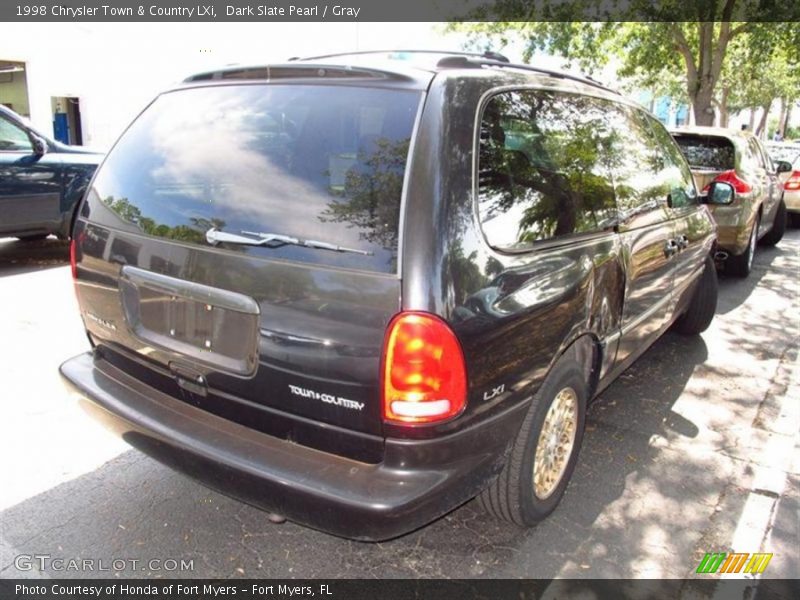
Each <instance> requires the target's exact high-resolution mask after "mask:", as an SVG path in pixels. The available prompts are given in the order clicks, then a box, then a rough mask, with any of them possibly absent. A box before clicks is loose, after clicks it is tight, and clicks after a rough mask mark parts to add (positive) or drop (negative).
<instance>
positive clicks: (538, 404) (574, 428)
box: [478, 352, 587, 527]
mask: <svg viewBox="0 0 800 600" xmlns="http://www.w3.org/2000/svg"><path fill="white" fill-rule="evenodd" d="M573 356H574V354H573V353H572V352H568V353H567V354H565V355H564V356H562V357H561V358H560V359H559V360H558V362H557V363H556V365H555V366H554V367H553V369H552V370H551V371H550V373H549V374H548V375H547V377H546V378H545V381H544V383H543V384H542V386H541V388H540V389H539V391H538V392H537V393H536V395H535V396H534V398H533V401H532V402H531V405H530V407H529V408H528V412H527V413H526V415H525V419H524V420H523V422H522V427H520V430H519V433H518V434H517V437H516V438H515V440H514V445H513V446H512V448H511V453H510V455H509V457H508V461H507V462H506V465H505V467H504V468H503V471H502V473H500V475H499V476H498V477H497V479H496V480H495V481H493V482H492V484H491V485H490V486H489V487H488V488H487V489H486V490H484V491H483V492H481V494H480V495H479V496H478V503H479V504H480V505H481V506H482V507H483V509H484V510H486V512H488V513H490V514H492V515H494V516H495V517H497V518H500V519H503V520H505V521H509V522H511V523H514V524H516V525H519V526H521V527H530V526H532V525H535V524H536V523H538V522H540V521H541V520H542V519H544V518H545V517H546V516H547V515H549V514H550V513H551V512H553V510H555V508H556V506H558V503H559V501H560V500H561V497H562V496H563V495H564V490H566V488H567V484H568V483H569V479H570V477H571V476H572V472H573V471H574V470H575V464H576V462H577V460H578V452H579V450H580V445H581V441H582V440H583V430H584V425H585V422H586V402H587V383H586V380H585V377H584V374H583V373H584V371H583V370H582V369H581V366H580V365H579V364H578V362H577V361H576V360H575V358H573ZM563 425H565V426H566V427H562V426H563ZM543 431H544V435H542V432H543ZM537 459H538V460H537ZM534 471H536V473H534Z"/></svg>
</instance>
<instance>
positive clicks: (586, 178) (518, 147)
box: [478, 90, 618, 250]
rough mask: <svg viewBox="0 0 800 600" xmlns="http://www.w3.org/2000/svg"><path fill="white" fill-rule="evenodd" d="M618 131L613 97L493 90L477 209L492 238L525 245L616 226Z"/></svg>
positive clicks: (483, 134) (511, 246)
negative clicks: (614, 172)
mask: <svg viewBox="0 0 800 600" xmlns="http://www.w3.org/2000/svg"><path fill="white" fill-rule="evenodd" d="M617 135H618V134H617V132H616V130H615V128H614V127H612V124H611V123H610V122H609V119H608V103H607V102H604V101H601V100H598V99H596V98H591V97H588V96H581V95H577V94H566V93H555V92H551V91H543V90H530V91H529V90H524V91H523V90H520V91H512V92H504V93H500V94H498V95H496V96H494V97H493V98H492V99H491V100H490V101H489V103H488V104H487V105H486V108H485V110H484V113H483V118H482V120H481V125H480V145H479V156H478V215H479V219H480V222H481V226H482V228H483V231H484V234H485V235H486V238H487V240H488V242H489V244H490V245H491V246H493V247H495V248H498V249H504V250H520V249H525V248H528V247H530V246H531V245H532V244H533V243H534V242H537V241H539V240H548V239H553V238H559V237H563V236H569V235H574V234H581V233H591V232H598V231H603V230H605V229H608V228H611V227H613V226H614V225H615V224H616V220H617V210H616V204H615V201H614V187H613V183H612V180H611V176H610V168H611V162H612V156H613V152H612V148H613V147H614V146H615V137H616V136H617Z"/></svg>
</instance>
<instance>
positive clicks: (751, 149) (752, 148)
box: [747, 138, 767, 169]
mask: <svg viewBox="0 0 800 600" xmlns="http://www.w3.org/2000/svg"><path fill="white" fill-rule="evenodd" d="M747 157H748V159H749V160H750V163H751V164H752V165H753V166H754V167H757V168H760V169H766V168H767V166H766V164H765V163H764V155H763V154H761V149H760V148H759V147H758V142H757V141H756V140H755V138H749V139H748V140H747Z"/></svg>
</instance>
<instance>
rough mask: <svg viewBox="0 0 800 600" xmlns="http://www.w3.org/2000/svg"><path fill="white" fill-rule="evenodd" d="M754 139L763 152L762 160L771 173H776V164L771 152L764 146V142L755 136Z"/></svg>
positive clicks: (759, 150)
mask: <svg viewBox="0 0 800 600" xmlns="http://www.w3.org/2000/svg"><path fill="white" fill-rule="evenodd" d="M753 141H754V142H755V143H756V146H758V152H759V154H761V160H762V162H763V163H764V166H765V168H766V169H767V171H769V172H770V173H774V172H775V165H774V164H773V163H772V158H771V157H770V155H769V152H767V150H766V148H764V144H762V143H761V142H759V141H758V140H757V139H755V138H753Z"/></svg>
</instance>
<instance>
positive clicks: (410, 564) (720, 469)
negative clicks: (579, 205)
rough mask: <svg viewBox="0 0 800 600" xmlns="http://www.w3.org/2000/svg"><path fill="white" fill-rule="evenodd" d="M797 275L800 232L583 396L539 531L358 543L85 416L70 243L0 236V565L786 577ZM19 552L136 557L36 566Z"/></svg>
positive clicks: (794, 475) (792, 563) (318, 573)
mask: <svg viewBox="0 0 800 600" xmlns="http://www.w3.org/2000/svg"><path fill="white" fill-rule="evenodd" d="M799 285H800V231H798V230H792V231H789V232H788V233H787V236H786V238H785V239H784V241H782V242H781V243H780V244H779V245H778V246H777V247H776V248H774V249H760V250H759V252H758V253H757V254H756V265H755V269H754V272H753V273H752V275H751V277H750V278H749V279H747V280H744V281H742V280H734V279H726V278H721V281H720V292H721V295H720V301H719V306H718V310H717V316H716V319H715V321H714V323H713V325H712V327H711V329H710V330H709V331H707V332H706V333H705V334H704V335H703V336H702V337H697V338H684V337H681V336H678V335H675V334H672V333H668V334H667V335H666V336H665V337H663V338H662V339H661V340H660V341H658V342H657V343H656V344H655V345H654V346H653V347H652V348H651V349H650V350H649V351H648V352H647V353H646V354H645V355H644V356H643V357H642V358H641V359H640V360H639V361H638V362H637V364H636V365H634V366H633V367H632V368H631V369H629V370H628V371H627V372H626V373H624V374H623V376H622V377H621V378H620V379H619V380H618V381H617V382H616V383H614V384H613V385H612V386H611V387H610V388H609V389H608V390H606V391H605V392H604V393H603V394H602V396H601V398H600V400H599V401H598V402H597V403H596V404H594V405H593V406H592V408H591V409H590V412H589V418H588V426H587V434H586V437H585V438H584V445H583V449H582V451H581V455H580V462H579V465H578V468H577V471H576V473H575V475H574V478H573V481H572V483H571V485H570V487H569V489H568V491H567V494H566V496H565V497H564V500H563V502H562V503H561V505H560V507H559V508H558V510H557V511H556V512H555V513H554V514H553V515H552V516H551V518H550V519H548V520H547V521H546V522H544V523H542V524H541V525H539V526H538V527H536V528H535V529H530V530H521V529H518V528H516V527H513V526H510V525H507V524H504V523H500V522H497V521H495V520H493V519H492V518H491V517H489V516H487V515H485V514H484V513H482V512H481V510H480V509H479V508H478V507H477V506H476V505H475V503H474V502H470V503H468V504H466V505H464V506H462V507H461V508H459V509H457V510H455V511H454V512H452V513H450V514H449V515H447V516H445V517H444V518H442V519H440V520H439V521H437V522H435V523H433V524H431V525H430V526H428V527H425V528H423V529H421V530H419V531H417V532H415V533H412V534H409V535H407V536H405V537H403V538H400V539H397V540H394V541H390V542H385V543H379V544H368V543H360V542H353V541H347V540H343V539H339V538H336V537H332V536H329V535H326V534H323V533H320V532H316V531H313V530H310V529H307V528H304V527H301V526H299V525H295V524H293V523H285V524H282V525H274V524H271V523H269V521H268V520H267V518H266V515H265V514H264V513H262V512H260V511H258V510H256V509H253V508H251V507H249V506H246V505H243V504H241V503H239V502H237V501H235V500H232V499H229V498H227V497H225V496H222V495H220V494H217V493H215V492H212V491H210V490H208V489H206V488H204V487H202V486H201V485H199V484H197V483H195V482H193V481H191V480H189V479H187V478H185V477H183V476H182V475H179V474H176V473H174V472H172V471H170V470H169V469H167V468H165V467H163V466H161V465H159V464H158V463H156V462H154V461H153V460H151V459H149V458H147V457H146V456H144V455H142V454H140V453H139V452H137V451H134V450H131V449H130V448H128V447H127V446H126V445H125V444H123V443H122V442H121V441H119V440H117V439H116V438H114V437H113V436H111V435H110V434H108V433H106V432H105V431H104V430H103V429H102V428H101V427H100V426H99V425H97V424H96V423H95V422H93V421H92V420H90V419H89V418H88V417H86V416H85V415H84V414H83V413H82V412H81V411H80V410H79V409H78V408H77V407H76V406H75V404H74V403H73V401H72V400H71V398H70V397H69V396H68V394H67V393H66V392H65V391H64V389H63V388H62V386H61V383H60V380H59V377H58V375H57V368H58V365H59V364H60V362H62V361H63V360H64V359H66V358H68V357H70V356H72V355H75V354H78V353H80V352H83V351H85V350H86V349H87V348H88V343H87V341H86V338H85V336H84V334H83V330H82V327H81V323H80V319H79V317H78V312H77V307H76V303H75V299H74V296H73V290H72V285H71V282H70V275H69V267H68V265H67V247H66V245H64V244H63V243H60V242H57V241H55V240H47V241H45V242H41V243H37V244H23V243H21V242H17V241H15V240H0V319H1V321H0V323H2V329H1V330H0V331H2V337H0V382H2V386H1V388H2V398H3V400H2V403H1V404H0V440H1V442H0V443H2V453H3V461H2V465H1V466H0V469H1V471H0V475H1V476H2V479H0V480H1V481H2V482H3V484H2V487H1V488H0V525H1V526H2V527H1V528H0V577H3V578H8V577H41V576H50V577H54V576H58V577H91V576H104V577H108V576H115V575H116V576H134V577H137V576H157V577H169V576H190V577H214V578H217V577H219V578H225V577H318V578H329V577H330V578H332V577H546V578H549V577H554V576H566V577H570V576H571V577H694V576H695V575H694V571H695V569H696V567H697V564H698V563H699V560H700V559H701V558H702V556H703V555H704V553H705V552H707V551H729V550H735V551H737V552H756V551H759V550H762V551H766V552H773V553H774V558H773V559H772V562H771V563H770V565H769V567H768V569H767V571H766V572H765V574H764V576H766V577H769V576H772V577H778V576H783V577H800V568H799V567H798V564H799V562H798V561H799V559H798V548H799V547H800V523H799V521H800V517H798V515H800V497H799V492H798V490H799V489H800V453H799V452H798V445H797V443H798V429H800V426H799V425H798V423H799V422H800V416H798V413H799V412H800V402H798V398H800V393H799V392H798V384H797V381H798V366H797V351H798V340H799V339H800V338H799V337H798V336H799V335H800V322H799V321H800V307H799V306H798V298H799V294H798V286H799ZM20 555H50V556H51V557H53V558H58V557H60V558H66V559H71V558H80V559H95V560H96V561H97V560H100V559H103V560H104V561H106V566H108V563H110V561H111V560H112V559H133V560H137V561H139V562H138V563H136V565H135V566H132V565H133V563H131V562H130V560H129V561H128V563H126V565H127V566H126V567H125V568H124V569H122V570H121V571H118V572H114V571H111V572H108V571H106V572H99V571H94V572H91V571H89V572H87V571H59V570H56V569H55V568H53V566H52V565H49V566H48V567H47V568H45V569H44V570H42V571H39V570H38V569H35V568H34V569H33V570H25V566H26V565H25V563H22V564H21V563H20V562H19V560H18V559H17V557H19V556H20ZM151 559H161V560H164V559H175V560H178V561H180V560H187V561H192V563H193V564H192V568H191V569H187V570H183V571H181V570H177V571H170V570H165V569H164V568H162V569H160V570H159V569H157V568H156V567H157V566H158V565H153V564H150V565H147V563H148V561H150V560H151ZM162 564H165V563H162ZM169 564H170V565H171V563H169ZM20 566H21V567H23V568H22V569H20V568H19V567H20Z"/></svg>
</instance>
